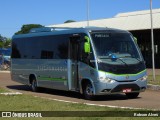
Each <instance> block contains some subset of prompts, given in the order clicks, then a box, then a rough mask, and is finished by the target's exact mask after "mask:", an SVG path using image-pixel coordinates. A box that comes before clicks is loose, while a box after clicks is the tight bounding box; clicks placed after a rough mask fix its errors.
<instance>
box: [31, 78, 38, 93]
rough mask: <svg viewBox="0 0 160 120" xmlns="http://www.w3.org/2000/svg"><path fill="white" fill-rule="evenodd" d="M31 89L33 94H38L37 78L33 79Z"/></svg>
mask: <svg viewBox="0 0 160 120" xmlns="http://www.w3.org/2000/svg"><path fill="white" fill-rule="evenodd" d="M31 88H32V91H33V92H38V87H37V81H36V79H35V78H33V80H32V83H31Z"/></svg>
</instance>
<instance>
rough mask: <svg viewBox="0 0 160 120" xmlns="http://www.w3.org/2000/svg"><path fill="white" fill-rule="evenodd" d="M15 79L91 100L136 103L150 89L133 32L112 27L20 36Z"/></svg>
mask: <svg viewBox="0 0 160 120" xmlns="http://www.w3.org/2000/svg"><path fill="white" fill-rule="evenodd" d="M11 58H12V59H11V63H12V64H11V77H12V80H14V81H17V82H20V83H23V84H28V85H30V86H31V88H32V90H33V91H37V90H38V88H39V87H44V88H51V89H58V90H65V91H76V92H80V93H81V94H84V96H85V98H86V99H92V98H93V97H95V96H96V95H107V94H115V93H116V94H117V93H124V94H126V96H127V97H128V98H136V97H137V96H138V95H139V93H140V92H142V91H145V89H146V88H147V80H146V79H147V74H146V67H145V61H144V59H143V57H142V55H141V52H140V50H139V48H138V45H137V44H136V42H135V40H134V37H133V36H132V34H131V33H129V32H127V31H123V30H119V29H111V28H98V27H88V28H50V27H45V28H36V29H32V30H31V31H30V33H28V34H21V35H15V36H13V39H12V54H11Z"/></svg>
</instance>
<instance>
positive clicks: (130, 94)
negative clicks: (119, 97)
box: [126, 93, 139, 99]
mask: <svg viewBox="0 0 160 120" xmlns="http://www.w3.org/2000/svg"><path fill="white" fill-rule="evenodd" d="M138 95H139V93H126V96H127V97H128V98H131V99H133V98H137V97H138Z"/></svg>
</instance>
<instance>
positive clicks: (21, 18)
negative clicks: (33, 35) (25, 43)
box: [0, 0, 160, 38]
mask: <svg viewBox="0 0 160 120" xmlns="http://www.w3.org/2000/svg"><path fill="white" fill-rule="evenodd" d="M152 1H153V9H157V8H160V0H152ZM89 3H90V4H89V13H90V14H89V19H90V20H96V19H104V18H111V17H114V16H115V15H116V14H118V13H123V12H132V11H139V10H149V9H150V0H89ZM66 20H75V21H85V20H87V0H0V34H1V35H2V36H4V37H8V38H11V37H12V36H13V35H14V33H15V32H17V31H19V30H20V29H21V27H22V25H24V24H41V25H44V26H46V25H53V24H62V23H64V22H65V21H66Z"/></svg>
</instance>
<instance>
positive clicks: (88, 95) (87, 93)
mask: <svg viewBox="0 0 160 120" xmlns="http://www.w3.org/2000/svg"><path fill="white" fill-rule="evenodd" d="M83 94H84V97H85V99H87V100H93V98H94V94H93V86H92V84H91V83H89V82H88V83H86V84H85V86H84V89H83Z"/></svg>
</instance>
